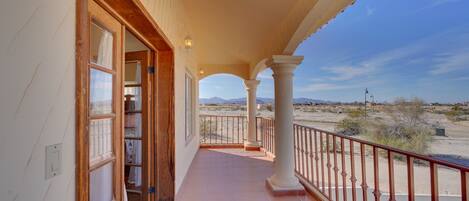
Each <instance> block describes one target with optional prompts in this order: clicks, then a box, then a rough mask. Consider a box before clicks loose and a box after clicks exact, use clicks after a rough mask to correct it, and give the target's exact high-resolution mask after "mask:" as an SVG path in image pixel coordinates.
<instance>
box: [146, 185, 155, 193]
mask: <svg viewBox="0 0 469 201" xmlns="http://www.w3.org/2000/svg"><path fill="white" fill-rule="evenodd" d="M148 193H156V188H155V187H154V186H151V187H150V188H148Z"/></svg>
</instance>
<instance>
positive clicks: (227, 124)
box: [199, 115, 247, 146]
mask: <svg viewBox="0 0 469 201" xmlns="http://www.w3.org/2000/svg"><path fill="white" fill-rule="evenodd" d="M199 129H200V143H201V144H202V145H214V146H216V145H242V144H243V142H244V139H245V136H246V133H247V120H246V117H245V116H216V115H200V126H199Z"/></svg>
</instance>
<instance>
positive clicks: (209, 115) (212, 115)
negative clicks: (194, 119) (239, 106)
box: [199, 114, 246, 118]
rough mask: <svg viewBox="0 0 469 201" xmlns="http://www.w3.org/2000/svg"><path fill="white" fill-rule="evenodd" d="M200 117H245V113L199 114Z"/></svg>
mask: <svg viewBox="0 0 469 201" xmlns="http://www.w3.org/2000/svg"><path fill="white" fill-rule="evenodd" d="M199 116H201V117H244V118H245V117H246V116H245V115H244V116H243V115H214V114H200V115H199Z"/></svg>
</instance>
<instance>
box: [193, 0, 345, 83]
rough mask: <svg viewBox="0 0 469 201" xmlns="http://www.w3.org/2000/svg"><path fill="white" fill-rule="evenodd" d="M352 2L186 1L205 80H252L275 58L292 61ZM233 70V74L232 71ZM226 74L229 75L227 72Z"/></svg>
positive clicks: (327, 0) (199, 62) (321, 0)
mask: <svg viewBox="0 0 469 201" xmlns="http://www.w3.org/2000/svg"><path fill="white" fill-rule="evenodd" d="M351 2H353V0H336V1H331V0H288V1H285V0H238V1H232V0H199V1H192V0H184V7H185V11H186V12H187V15H188V19H189V25H190V29H191V33H188V34H189V35H190V36H191V37H192V39H193V40H194V53H195V56H196V59H197V63H198V65H199V68H201V69H203V70H204V72H205V73H204V75H202V77H204V76H208V75H210V74H215V73H230V74H235V75H237V76H240V77H242V78H246V79H249V77H255V75H256V74H257V72H259V71H260V70H261V69H257V70H256V69H255V68H256V66H259V65H258V64H259V62H260V61H261V60H263V59H265V58H268V57H270V56H271V55H277V54H286V55H291V54H293V52H294V51H295V50H296V48H297V46H298V45H299V44H300V43H301V42H302V41H303V40H304V39H305V38H307V37H308V36H309V35H310V34H312V33H314V32H315V31H316V30H317V29H318V28H320V27H321V26H322V25H324V24H325V23H327V21H329V20H330V19H331V18H333V17H334V16H335V15H336V14H337V13H338V12H340V11H341V10H343V9H344V8H345V7H346V6H347V5H349V4H350V3H351ZM232 68H233V69H232ZM226 69H230V70H229V71H226Z"/></svg>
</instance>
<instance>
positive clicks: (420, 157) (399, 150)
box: [294, 124, 469, 172]
mask: <svg viewBox="0 0 469 201" xmlns="http://www.w3.org/2000/svg"><path fill="white" fill-rule="evenodd" d="M294 125H297V126H299V127H304V128H308V129H311V130H314V131H319V132H322V133H326V134H328V135H331V136H336V137H339V138H344V139H347V140H350V141H354V142H358V143H361V144H365V145H369V146H372V147H377V148H379V149H383V150H387V151H391V152H394V153H398V154H402V155H405V156H410V157H413V158H416V159H420V160H424V161H428V162H432V163H435V164H437V165H443V166H446V167H450V168H454V169H459V170H463V171H466V172H468V171H469V167H466V166H463V165H459V164H456V163H451V162H448V161H444V160H440V159H436V158H432V157H430V156H426V155H422V154H417V153H413V152H409V151H405V150H401V149H397V148H394V147H390V146H387V145H382V144H377V143H374V142H369V141H366V140H362V139H358V138H353V137H350V136H347V135H343V134H339V133H333V132H330V131H325V130H321V129H318V128H313V127H310V126H304V125H300V124H294Z"/></svg>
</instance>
